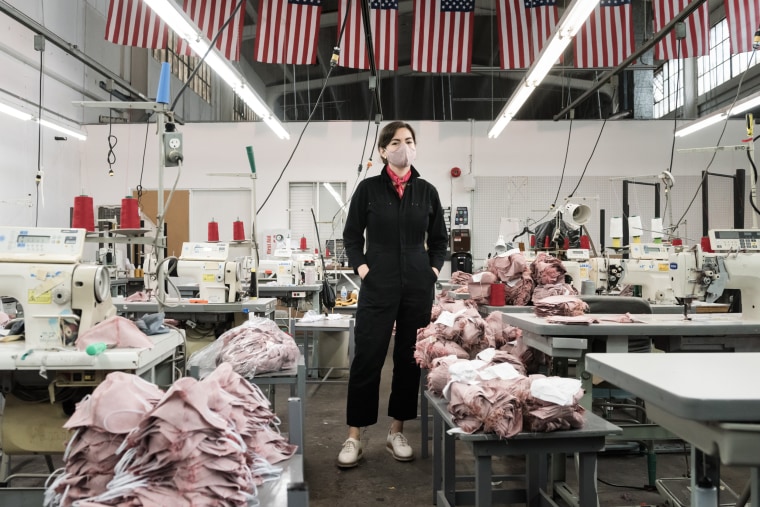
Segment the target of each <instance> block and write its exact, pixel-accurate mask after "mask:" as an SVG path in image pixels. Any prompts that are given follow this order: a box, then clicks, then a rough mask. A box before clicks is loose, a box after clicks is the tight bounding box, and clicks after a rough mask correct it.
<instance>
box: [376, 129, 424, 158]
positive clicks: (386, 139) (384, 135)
mask: <svg viewBox="0 0 760 507" xmlns="http://www.w3.org/2000/svg"><path fill="white" fill-rule="evenodd" d="M398 129H409V132H411V133H412V140H413V141H414V143H415V144H417V134H415V133H414V129H413V128H412V126H411V125H409V124H408V123H406V122H405V121H392V122H390V123H389V124H387V125H386V126H385V127H383V130H381V131H380V135H379V136H378V139H377V147H378V148H385V147H386V146H388V145H389V144H391V141H393V136H394V135H396V131H397V130H398ZM380 158H381V159H382V160H383V162H385V161H386V160H385V158H384V157H383V156H382V155H380Z"/></svg>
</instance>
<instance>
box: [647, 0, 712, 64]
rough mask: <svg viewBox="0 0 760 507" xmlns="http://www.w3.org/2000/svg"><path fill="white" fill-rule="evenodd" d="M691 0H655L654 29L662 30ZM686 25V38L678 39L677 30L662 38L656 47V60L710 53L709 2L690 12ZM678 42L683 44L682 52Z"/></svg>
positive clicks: (685, 21) (656, 30)
mask: <svg viewBox="0 0 760 507" xmlns="http://www.w3.org/2000/svg"><path fill="white" fill-rule="evenodd" d="M690 1H691V0H654V5H653V6H652V8H653V10H654V31H655V33H657V32H659V31H660V30H662V27H664V26H665V25H667V24H668V23H669V22H670V20H671V19H673V18H674V17H675V16H676V14H678V13H679V12H681V11H682V10H684V8H685V7H686V6H687V5H689V3H690ZM684 24H685V25H686V38H685V39H683V40H681V41H678V40H677V39H676V34H675V30H671V31H670V33H669V34H668V35H666V36H665V37H664V38H662V39H660V42H658V43H657V45H656V46H655V47H654V58H655V60H675V59H676V58H678V56H679V55H680V57H681V58H692V57H695V56H705V55H707V54H709V53H710V44H709V40H710V13H709V12H708V10H707V2H704V3H703V4H702V5H701V6H699V8H697V10H696V11H694V12H692V13H691V14H689V16H688V17H687V18H686V19H685V20H684ZM678 44H680V45H681V47H680V52H679V47H678Z"/></svg>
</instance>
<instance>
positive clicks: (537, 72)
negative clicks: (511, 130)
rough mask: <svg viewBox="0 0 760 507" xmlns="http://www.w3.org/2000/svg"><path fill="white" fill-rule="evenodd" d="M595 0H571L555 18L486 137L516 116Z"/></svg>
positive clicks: (576, 31) (593, 5) (495, 134)
mask: <svg viewBox="0 0 760 507" xmlns="http://www.w3.org/2000/svg"><path fill="white" fill-rule="evenodd" d="M598 3H599V0H573V3H572V4H570V6H569V7H568V8H567V10H566V11H565V14H564V15H563V16H562V19H560V20H559V23H558V24H557V27H556V28H555V29H554V31H553V32H552V34H551V36H550V37H549V40H548V41H547V43H546V45H544V47H543V49H542V50H541V52H540V53H539V55H538V57H537V58H536V61H534V62H533V64H532V65H531V66H530V68H529V69H528V72H527V73H526V74H525V77H523V79H522V80H521V81H520V84H518V85H517V89H516V91H515V92H513V93H512V96H511V97H510V98H509V100H508V101H507V103H506V104H505V105H504V108H503V109H502V110H501V112H500V113H499V116H498V117H497V118H496V120H495V121H494V122H493V123H492V124H491V128H490V130H489V131H488V137H490V138H492V139H493V138H496V137H498V136H499V134H501V131H502V130H504V128H505V127H506V126H507V124H508V123H509V122H510V121H512V118H514V117H515V116H516V115H517V112H518V111H519V110H520V108H521V107H522V105H523V104H525V101H526V100H528V97H529V96H530V94H531V93H533V90H535V89H536V87H537V86H538V85H539V84H541V81H543V80H544V78H545V77H546V75H547V74H548V73H549V71H550V70H551V68H552V67H553V66H554V64H555V63H556V62H557V60H558V59H559V57H560V56H562V53H563V52H564V51H565V49H566V48H567V46H568V45H569V44H570V41H572V40H573V37H575V34H576V33H578V30H580V29H581V27H582V26H583V23H585V22H586V19H587V18H588V17H589V16H590V15H591V12H592V11H593V10H594V8H595V7H596V5H597V4H598Z"/></svg>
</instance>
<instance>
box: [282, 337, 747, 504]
mask: <svg viewBox="0 0 760 507" xmlns="http://www.w3.org/2000/svg"><path fill="white" fill-rule="evenodd" d="M391 353H392V352H389V357H388V359H387V361H386V364H385V369H384V371H383V382H382V386H381V406H380V421H379V422H378V424H376V425H375V426H372V427H369V428H366V429H364V430H363V435H362V443H363V444H364V460H363V461H362V462H361V463H360V465H359V466H358V467H356V468H353V469H348V470H341V469H339V468H337V466H336V465H335V458H336V456H337V454H338V451H339V450H340V446H341V444H342V443H343V441H344V440H345V438H346V432H347V428H346V426H345V399H346V385H345V384H324V385H315V384H309V385H308V386H307V393H308V394H307V400H306V405H305V407H306V421H305V439H306V442H305V446H304V453H305V476H306V481H307V484H308V488H309V505H310V507H355V506H357V505H388V506H424V505H432V503H433V493H432V479H431V477H432V473H431V467H432V458H430V457H428V458H427V459H420V458H419V451H420V428H421V426H420V420H419V419H418V420H416V421H408V422H407V423H406V427H405V431H404V433H405V434H406V436H407V438H408V439H409V441H410V443H411V444H412V446H413V448H414V450H415V453H416V455H417V459H415V460H414V461H412V462H409V463H401V462H398V461H396V460H394V459H393V458H392V457H391V455H390V454H389V453H388V452H387V451H386V450H385V437H386V434H387V432H388V429H389V426H390V418H389V417H388V416H387V415H386V414H387V399H388V391H389V388H390V377H391V368H392V360H391V356H390V354H391ZM409 388H410V389H416V386H409ZM278 403H279V402H278ZM280 406H282V405H280ZM431 448H432V446H431ZM659 448H660V449H661V450H662V451H663V452H660V453H658V455H657V478H658V479H659V478H674V479H678V478H685V477H687V474H688V470H689V461H688V457H689V452H688V451H687V452H683V451H682V449H683V448H684V447H683V444H682V443H681V442H668V443H663V445H661V446H659ZM472 464H473V461H472V459H471V455H468V452H467V450H466V449H464V448H462V449H461V450H459V449H457V472H458V473H465V474H466V473H472V472H473V471H474V470H473V466H472ZM568 464H569V466H570V468H568V470H569V471H572V470H573V468H572V460H571V459H568ZM494 470H498V471H500V472H502V473H509V472H511V473H519V472H522V471H523V470H524V462H523V460H522V459H519V458H503V459H495V460H494ZM568 474H569V476H572V475H573V474H572V473H570V472H568ZM748 478H749V472H748V471H747V470H746V469H743V468H728V467H724V468H723V469H722V480H723V481H724V483H726V485H727V486H728V487H729V488H731V489H732V490H734V491H735V492H736V493H737V494H738V493H739V492H741V491H742V489H743V488H744V486H745V485H746V483H747V480H748ZM647 482H648V473H647V457H646V455H645V454H639V453H635V454H634V453H631V452H619V451H618V452H607V453H604V454H602V455H600V456H599V462H598V483H597V486H598V490H599V500H600V502H599V503H600V507H617V506H626V505H630V506H634V505H635V506H646V505H665V501H664V498H663V497H662V496H660V494H659V493H658V492H657V491H652V490H651V488H648V487H645V485H646V484H647ZM568 483H569V484H571V485H573V484H574V480H573V479H572V477H568ZM606 483H609V484H606ZM671 484H673V485H674V486H676V485H679V486H680V485H686V484H688V481H687V480H685V481H682V482H678V481H676V482H672V483H671ZM506 486H507V485H506V484H504V485H502V487H506ZM509 487H510V488H514V487H517V486H516V485H515V483H510V484H509ZM686 494H687V493H685V492H683V493H681V494H680V496H679V497H680V498H684V497H685V495H686ZM724 497H725V496H723V495H722V497H721V498H724ZM732 503H733V502H731V504H732ZM721 504H724V505H725V503H724V502H723V501H721ZM671 506H672V507H677V504H671Z"/></svg>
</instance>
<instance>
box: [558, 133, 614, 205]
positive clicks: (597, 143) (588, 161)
mask: <svg viewBox="0 0 760 507" xmlns="http://www.w3.org/2000/svg"><path fill="white" fill-rule="evenodd" d="M605 125H607V118H605V119H604V121H603V122H602V128H600V129H599V135H598V136H596V142H595V143H594V147H593V148H592V149H591V154H590V155H589V156H588V160H586V165H585V166H584V167H583V172H582V173H581V177H580V178H578V183H577V184H576V185H575V188H574V189H573V191H572V192H570V195H568V196H567V198H568V199H572V198H573V196H574V195H575V192H576V191H577V190H578V187H579V186H581V181H583V177H584V176H585V175H586V170H587V169H588V165H589V164H590V163H591V159H592V158H594V153H595V152H596V147H597V146H599V140H600V139H601V138H602V132H604V126H605Z"/></svg>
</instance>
